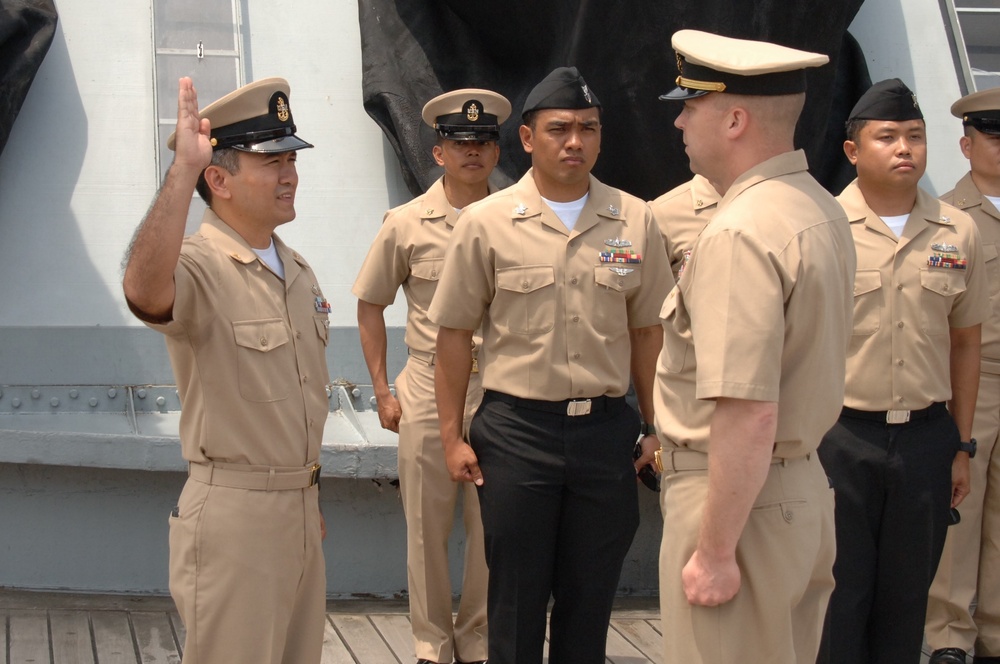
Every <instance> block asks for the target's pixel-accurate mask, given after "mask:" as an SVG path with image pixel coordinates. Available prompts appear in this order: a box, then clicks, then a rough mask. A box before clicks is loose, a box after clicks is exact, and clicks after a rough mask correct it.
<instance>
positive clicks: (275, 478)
mask: <svg viewBox="0 0 1000 664" xmlns="http://www.w3.org/2000/svg"><path fill="white" fill-rule="evenodd" d="M321 468H322V466H320V465H319V464H318V463H312V464H309V465H307V466H305V467H304V468H298V467H286V466H249V465H246V464H240V463H213V462H208V463H199V462H197V461H192V462H190V463H189V464H188V475H189V476H190V477H191V479H194V480H197V481H199V482H202V483H204V484H211V485H212V486H224V487H229V488H230V489H252V490H254V491H291V490H293V489H307V488H309V487H311V486H313V485H314V484H318V483H319V472H320V469H321Z"/></svg>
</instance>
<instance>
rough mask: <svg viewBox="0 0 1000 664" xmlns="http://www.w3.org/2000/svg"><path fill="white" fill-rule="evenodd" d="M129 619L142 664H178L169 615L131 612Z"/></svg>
mask: <svg viewBox="0 0 1000 664" xmlns="http://www.w3.org/2000/svg"><path fill="white" fill-rule="evenodd" d="M130 617H131V619H132V630H133V633H134V634H135V645H136V649H137V650H138V651H139V661H140V662H141V663H142V664H180V661H181V653H180V649H179V648H178V646H177V641H175V640H174V630H173V627H172V626H171V624H170V616H169V615H167V614H166V613H163V612H158V611H132V612H131V614H130ZM102 664H103V660H102Z"/></svg>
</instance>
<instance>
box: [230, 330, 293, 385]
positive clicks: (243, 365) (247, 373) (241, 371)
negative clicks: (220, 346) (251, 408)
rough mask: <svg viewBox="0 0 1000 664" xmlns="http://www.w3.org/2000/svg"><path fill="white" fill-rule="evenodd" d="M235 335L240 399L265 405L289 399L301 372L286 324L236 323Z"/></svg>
mask: <svg viewBox="0 0 1000 664" xmlns="http://www.w3.org/2000/svg"><path fill="white" fill-rule="evenodd" d="M233 334H234V337H235V340H236V363H237V371H238V376H239V386H240V395H241V396H242V397H243V398H244V399H246V400H247V401H254V402H261V403H263V402H270V401H280V400H282V399H285V398H287V397H288V393H289V390H290V385H289V381H290V380H292V379H295V380H297V378H298V371H297V370H296V367H295V361H294V360H295V357H294V354H293V353H292V348H291V345H290V344H289V343H288V341H289V334H288V327H287V326H286V325H285V321H284V320H282V319H280V318H266V319H263V320H242V321H233Z"/></svg>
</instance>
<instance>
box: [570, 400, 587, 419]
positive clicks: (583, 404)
mask: <svg viewBox="0 0 1000 664" xmlns="http://www.w3.org/2000/svg"><path fill="white" fill-rule="evenodd" d="M566 415H568V416H569V417H579V416H580V415H590V399H574V400H572V401H570V402H569V403H568V404H566Z"/></svg>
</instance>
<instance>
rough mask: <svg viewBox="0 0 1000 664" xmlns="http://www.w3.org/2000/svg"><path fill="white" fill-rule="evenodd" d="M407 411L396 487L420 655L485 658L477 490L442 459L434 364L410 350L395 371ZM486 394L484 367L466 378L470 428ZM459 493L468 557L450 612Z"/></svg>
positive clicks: (438, 659)
mask: <svg viewBox="0 0 1000 664" xmlns="http://www.w3.org/2000/svg"><path fill="white" fill-rule="evenodd" d="M396 395H397V397H398V398H399V404H400V407H401V408H402V411H403V414H402V417H401V419H400V422H399V488H400V492H401V495H402V498H403V512H404V514H405V516H406V572H407V580H408V583H409V595H410V623H411V625H412V628H413V642H414V646H415V648H416V656H417V657H418V658H422V659H429V660H431V661H433V662H442V663H450V662H452V661H453V660H454V659H458V660H461V661H463V662H475V661H481V660H485V659H486V655H487V633H486V632H487V628H486V592H487V586H488V583H489V577H488V574H487V570H486V555H485V553H484V544H483V523H482V520H481V519H480V516H479V498H478V496H477V495H476V487H475V485H474V484H472V483H471V482H453V481H452V480H451V477H449V475H448V469H447V467H446V466H445V462H444V449H443V448H442V446H441V430H440V426H439V424H438V415H437V404H436V403H435V401H434V367H433V366H430V365H428V364H427V363H426V362H425V361H422V360H421V359H418V358H416V357H413V356H411V357H410V359H409V360H408V361H407V363H406V367H405V368H404V369H403V371H402V373H400V375H399V377H398V378H397V379H396ZM481 400H482V388H481V382H480V380H479V374H478V373H474V374H472V375H471V376H470V378H469V392H468V396H467V398H466V412H465V429H466V430H468V427H469V422H470V421H471V419H472V415H473V414H474V413H475V411H476V408H478V406H479V402H480V401H481ZM460 494H461V496H462V499H463V501H464V502H463V505H462V514H463V518H464V522H465V538H466V541H465V562H464V571H463V576H462V586H461V600H460V602H459V605H458V614H457V616H456V617H455V618H454V619H453V618H452V587H451V575H450V573H449V564H448V538H449V536H450V535H451V531H452V526H453V522H454V518H455V504H456V502H457V500H458V497H459V495H460Z"/></svg>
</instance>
